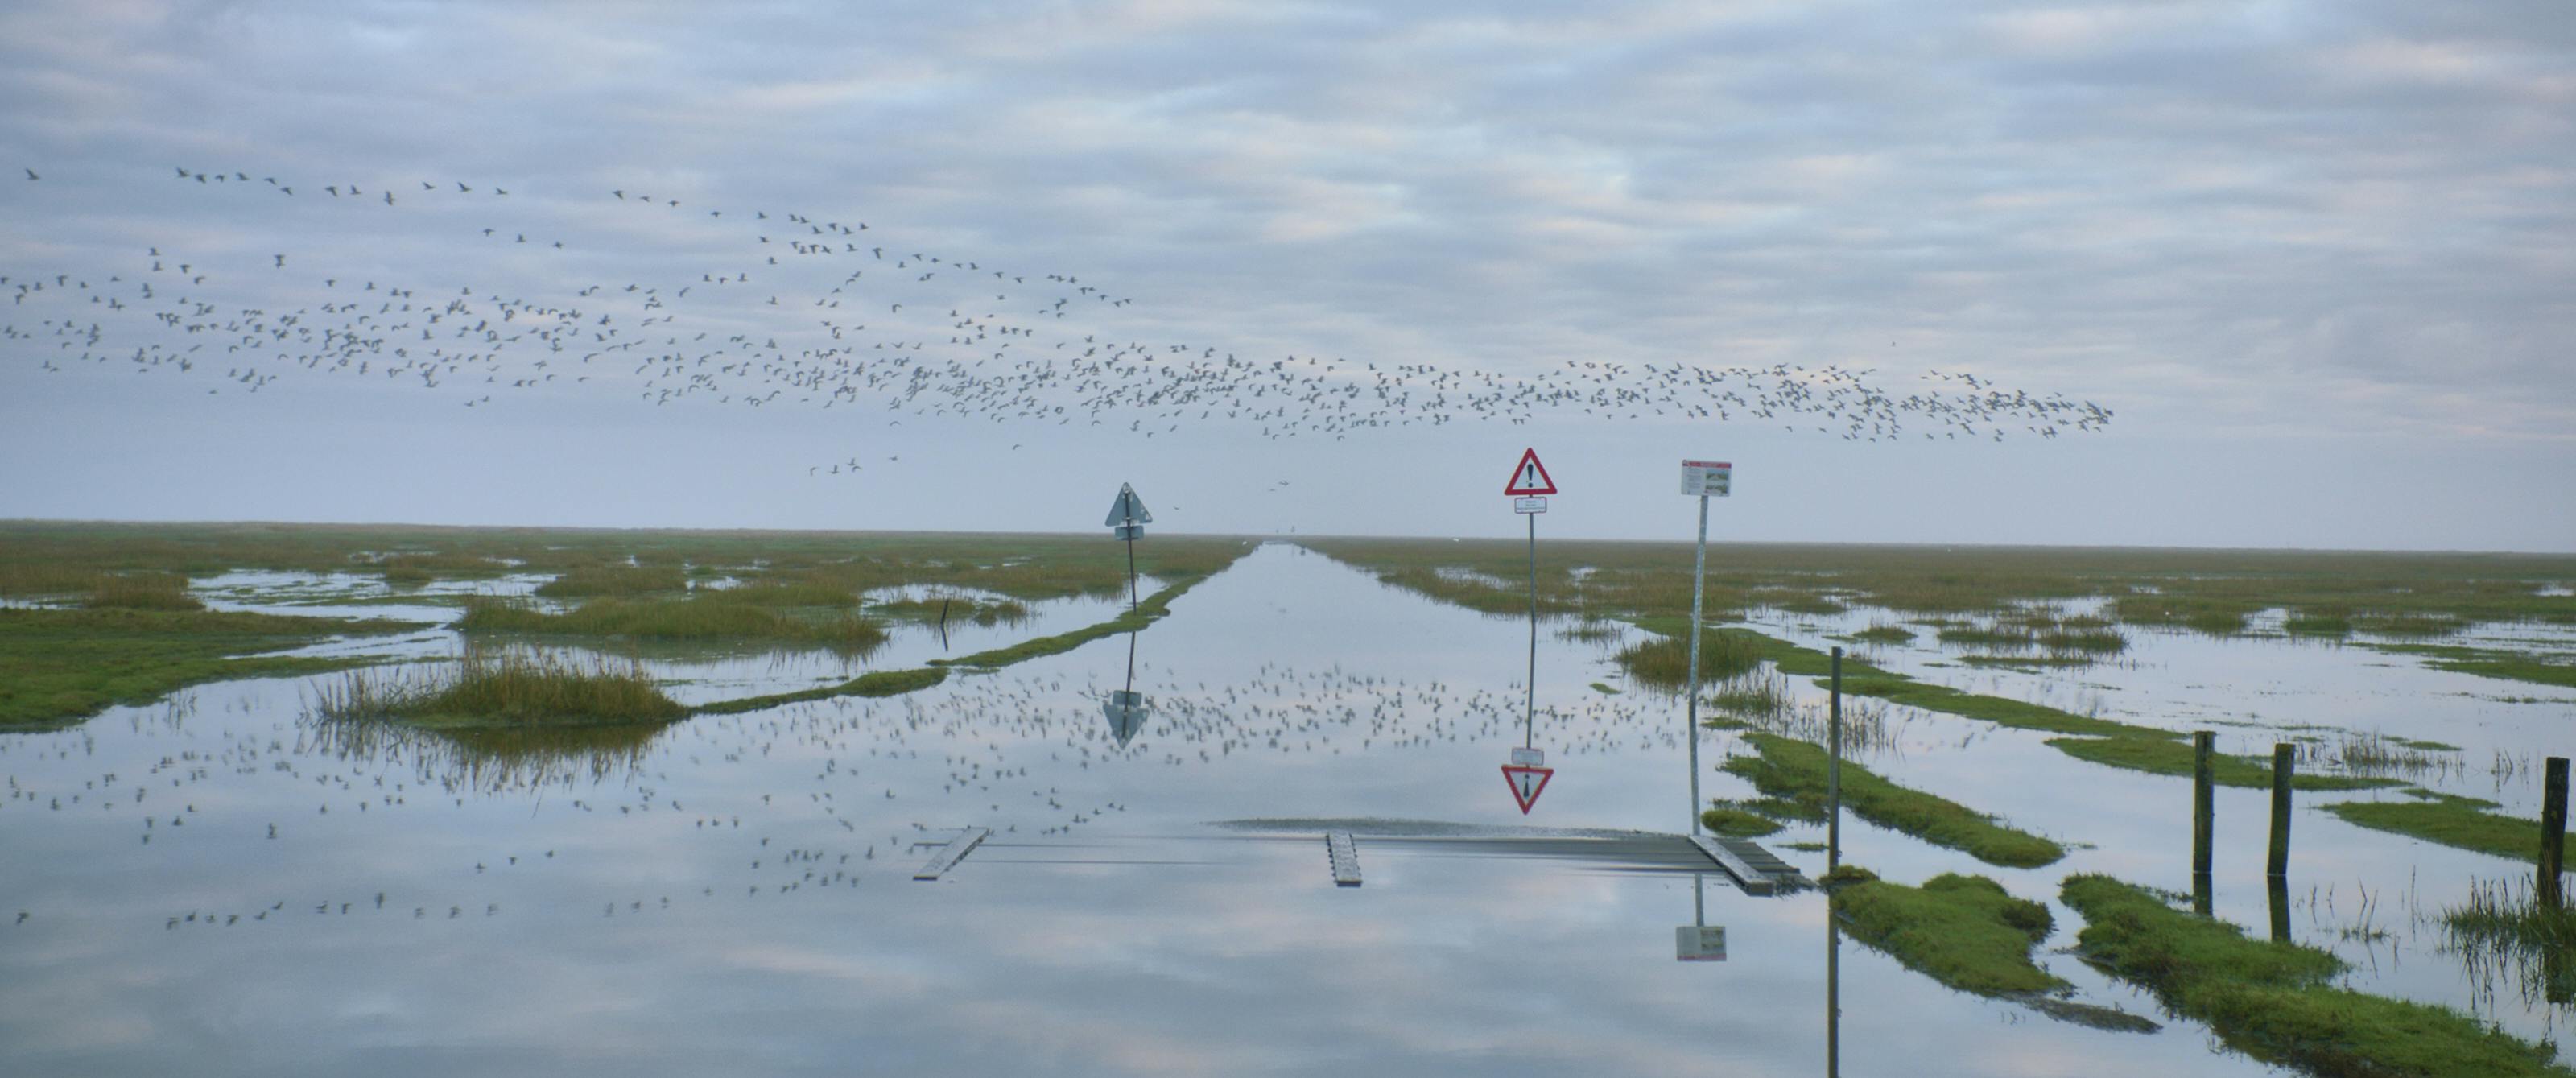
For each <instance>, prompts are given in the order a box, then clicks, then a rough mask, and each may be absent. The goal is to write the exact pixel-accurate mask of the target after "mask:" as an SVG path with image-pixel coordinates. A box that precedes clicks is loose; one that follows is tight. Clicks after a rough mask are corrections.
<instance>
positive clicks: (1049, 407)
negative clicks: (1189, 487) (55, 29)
mask: <svg viewBox="0 0 2576 1078" xmlns="http://www.w3.org/2000/svg"><path fill="white" fill-rule="evenodd" d="M167 179H168V181H169V182H170V183H172V184H175V185H177V186H178V187H179V188H180V190H179V191H178V192H177V193H176V197H177V198H178V199H180V200H197V202H198V204H200V205H201V206H202V214H203V216H204V217H205V218H206V219H207V220H209V221H212V222H221V223H223V224H224V225H225V226H227V229H229V230H230V231H231V232H232V233H233V234H234V235H236V236H238V235H239V234H241V233H245V232H247V233H250V234H254V235H260V234H265V233H261V232H260V231H259V228H258V226H259V225H260V224H261V223H263V222H267V223H274V224H275V225H276V233H277V235H278V236H280V237H284V236H291V235H303V234H310V232H311V231H312V226H313V225H316V224H318V225H320V226H322V227H324V228H327V229H328V230H329V231H330V232H331V233H332V234H334V235H336V236H341V237H344V238H347V239H352V240H362V241H364V242H363V243H341V244H334V245H331V246H327V247H319V248H315V249H310V250H304V251H296V250H284V249H280V248H284V247H286V246H287V244H288V243H289V241H288V240H287V239H284V238H279V239H276V240H275V241H274V245H273V246H270V247H267V248H261V249H250V248H245V247H244V246H243V243H244V242H248V241H240V240H235V241H232V242H225V243H217V242H214V241H211V240H207V239H203V238H196V239H191V240H182V239H179V238H176V237H174V238H171V239H169V240H168V241H166V242H163V243H159V244H144V245H139V246H138V247H137V248H136V249H134V250H132V251H130V252H126V253H124V254H123V255H110V256H109V257H110V258H111V259H116V260H118V261H116V262H115V263H114V264H109V265H99V264H92V263H84V264H82V265H80V266H77V267H74V266H44V265H24V264H22V265H16V266H8V267H0V294H6V295H7V296H8V298H9V301H10V302H9V309H8V310H7V311H6V312H0V317H5V318H7V319H8V320H7V321H6V322H5V323H0V342H5V347H6V348H7V349H8V351H9V352H11V353H14V354H15V355H16V356H18V357H22V358H24V359H26V360H30V361H33V362H35V363H36V364H38V365H39V366H40V367H41V368H42V369H44V370H47V371H67V370H70V369H72V368H75V367H79V366H86V367H88V368H90V369H97V370H119V371H125V370H130V371H134V372H138V373H155V374H164V375H184V376H188V377H193V378H200V379H205V380H206V382H207V383H208V384H207V386H206V389H207V392H208V393H209V394H220V393H223V392H227V391H232V392H258V391H260V390H261V389H263V388H265V387H269V386H272V385H275V384H277V383H278V382H279V380H281V379H285V378H298V377H302V378H310V377H318V376H325V375H328V376H336V377H345V378H352V379H362V380H372V381H375V382H379V383H382V384H384V385H387V386H391V387H409V388H412V389H416V390H423V391H435V392H441V393H445V394H448V395H450V398H451V399H454V400H455V401H457V403H460V404H462V405H464V406H467V407H485V406H493V405H494V404H495V402H496V401H498V400H507V399H508V398H510V397H513V396H525V397H546V396H549V395H550V394H555V393H562V392H566V391H583V392H599V393H614V394H623V395H626V396H628V397H629V398H630V399H633V400H635V401H637V402H639V403H640V404H642V405H648V406H656V407H668V406H672V405H683V404H704V405H718V406H729V407H747V408H764V407H781V406H802V407H807V408H813V409H822V410H835V409H852V410H858V411H860V412H861V413H862V416H861V417H860V418H856V419H854V420H853V422H854V423H857V424H858V425H859V429H860V430H862V431H867V430H875V431H882V430H883V429H884V428H887V427H891V426H892V425H894V424H898V423H900V422H901V420H900V418H898V417H899V416H902V415H927V416H951V417H963V418H969V419H974V420H978V421H990V422H992V423H996V424H1005V425H1014V429H1015V430H1016V429H1017V427H1018V426H1031V425H1073V424H1080V425H1083V426H1086V427H1106V428H1111V429H1114V430H1122V431H1127V432H1131V433H1135V434H1139V435H1144V436H1149V437H1150V436H1153V435H1157V434H1168V433H1172V432H1175V431H1178V430H1180V429H1182V428H1183V427H1184V426H1190V425H1210V424H1220V425H1225V426H1229V427H1233V428H1237V429H1241V430H1246V431H1252V430H1257V431H1258V432H1259V433H1260V434H1261V435H1263V436H1265V437H1268V438H1273V439H1279V438H1295V437H1301V436H1332V437H1336V438H1341V437H1348V436H1350V435H1353V434H1355V433H1360V432H1365V431H1369V430H1373V429H1383V428H1396V427H1407V426H1439V425H1444V424H1449V423H1453V422H1460V421H1466V420H1479V421H1489V422H1497V421H1498V422H1508V423H1516V424H1517V423H1527V422H1530V421H1533V420H1537V419H1541V418H1547V417H1555V416H1568V415H1572V416H1590V417H1596V418H1602V419H1614V420H1622V421H1627V420H1641V419H1648V418H1652V417H1658V416H1660V417H1665V418H1670V419H1681V420H1706V421H1715V422H1743V423H1777V424H1780V425H1781V426H1783V427H1785V428H1787V429H1790V430H1796V431H1814V432H1817V433H1823V434H1829V435H1838V436H1840V437H1843V438H1847V439H1851V440H1856V441H1862V440H1865V441H1893V440H1895V439H1897V438H1899V437H1900V436H1903V437H1908V438H1913V437H1920V438H1935V437H1942V438H1959V437H1991V438H1997V439H2000V438H2002V437H2004V436H2005V435H2006V434H2007V433H2008V432H2012V433H2029V434H2034V435H2038V436H2042V437H2054V436H2057V435H2058V434H2059V433H2061V432H2063V431H2080V430H2093V429H2098V428H2100V427H2101V426H2103V425H2104V424H2105V423H2107V422H2108V421H2109V419H2110V417H2111V413H2110V412H2109V410H2107V409H2104V408H2102V407H2100V406H2098V405H2095V404H2092V403H2089V402H2078V401H2071V400H2067V399H2065V398H2063V397H2060V396H2050V395H2034V394H2031V393H2029V392H2026V391H2021V390H2012V391H2007V390H2005V389H2003V388H2001V387H1998V386H1996V385H1993V384H1991V383H1990V382H1988V381H1987V380H1985V379H1983V378H1981V377H1980V376H1978V375H1976V374H1973V373H1961V372H1940V371H1934V372H1928V373H1925V374H1923V375H1921V376H1919V378H1920V380H1921V381H1922V382H1923V383H1924V384H1923V386H1922V387H1921V388H1918V389H1916V390H1914V391H1911V392H1902V393H1900V392H1897V391H1895V390H1890V389H1883V388H1880V387H1879V386H1878V385H1876V384H1875V383H1874V381H1873V379H1874V378H1875V376H1876V373H1877V372H1876V371H1875V370H1873V369H1847V368H1843V367H1839V366H1824V367H1819V368H1806V367H1799V366H1792V365H1786V364H1772V365H1764V366H1746V365H1719V364H1714V363H1712V364H1698V363H1652V362H1626V361H1620V360H1616V359H1610V360H1604V359H1598V358H1586V359H1567V360H1564V361H1563V362H1562V365H1561V366H1558V367H1556V368H1554V369H1549V370H1541V371H1537V372H1535V373H1520V374H1514V373H1503V372H1499V371H1493V370H1476V369H1460V368H1450V367H1443V366H1440V365H1437V364H1433V363H1428V362H1416V361H1410V360H1409V359H1405V358H1376V359H1342V358H1324V357H1321V356H1317V355H1311V354H1310V355H1294V354H1291V355H1283V356H1278V357H1255V356H1248V355H1243V354H1239V353H1237V352H1236V351H1235V350H1233V349H1231V348H1230V347H1228V346H1226V345H1223V344H1220V343H1212V342H1209V341H1191V342H1174V341H1154V340H1147V339H1144V337H1143V335H1141V334H1138V333H1136V332H1133V331H1125V332H1122V331H1121V330H1120V329H1118V328H1117V327H1118V325H1119V324H1120V321H1121V319H1122V318H1125V317H1127V316H1128V315H1129V312H1130V311H1131V305H1132V304H1134V303H1135V302H1136V300H1135V299H1134V298H1133V297H1130V296H1126V295H1113V294H1112V291H1111V290H1109V289H1106V288H1104V287H1102V286H1100V285H1099V284H1097V283H1096V282H1088V281H1086V280H1085V279H1084V278H1083V277H1082V276H1080V275H1079V274H1077V273H1073V272H1065V271H1043V270H1039V269H1034V268H1026V267H1022V266H1018V265H1005V264H1002V263H998V262H995V261H993V260H991V259H990V258H987V257H985V256H981V255H960V254H957V253H953V252H948V251H943V250H939V249H935V248H931V247H928V246H926V245H922V244H919V243H907V242H903V241H899V240H895V239H890V238H887V237H886V236H885V232H884V230H879V229H872V228H871V227H870V226H869V224H868V223H866V222H864V221H859V220H856V219H832V218H828V217H817V216H814V215H812V214H809V213H805V212H776V213H773V212H771V211H769V210H767V209H762V208H737V207H724V206H714V207H711V206H700V205H696V204H693V203H688V202H684V201H683V200H682V199H677V198H668V197H661V196H659V195H656V194H652V193H648V192H646V191H644V190H642V189H633V188H618V189H612V190H607V191H601V192H597V193H595V194H593V195H590V196H586V197H580V198H570V199H540V198H534V197H531V196H530V195H529V194H519V195H513V194H512V193H511V191H510V190H509V189H508V188H505V187H502V186H499V185H495V184H484V183H474V182H465V181H457V180H436V181H432V180H415V181H410V182H408V183H405V184H398V185H397V184H386V183H382V182H372V183H358V182H340V181H332V182H324V183H319V184H317V183H313V182H310V181H293V180H289V179H281V178H280V177H277V176H273V175H262V176H259V177H257V178H254V177H253V176H252V175H251V173H250V172H248V171H243V170H229V171H227V170H223V169H211V168H197V167H186V166H181V167H174V168H173V169H172V171H171V173H170V174H169V175H168V176H167ZM24 182H28V183H37V182H43V183H55V182H58V181H57V180H56V179H52V178H45V177H40V176H39V175H37V174H36V173H35V171H34V170H32V169H30V170H29V174H28V179H27V180H26V181H24ZM259 199H270V200H277V201H278V202H279V203H280V205H268V206H262V205H259V204H257V203H256V202H254V201H251V200H259ZM181 204H182V205H185V204H186V203H185V202H184V201H183V202H182V203H181ZM285 204H292V205H291V206H290V205H285ZM326 215H336V216H326ZM190 234H191V235H193V236H199V237H202V236H203V235H205V234H206V230H191V233H190ZM656 239H658V240H659V243H660V245H659V246H655V245H654V244H653V241H654V240H656ZM358 248H363V249H358ZM379 248H381V249H383V250H385V251H399V252H402V255H401V256H400V257H399V258H395V257H392V256H390V255H387V254H382V253H379V251H378V250H377V249H379ZM252 250H256V253H248V252H250V251H252ZM22 257H27V256H22ZM389 263H399V264H401V265H404V266H405V267H406V268H405V269H403V270H400V271H397V270H395V269H391V268H388V264H389ZM673 265H689V266H690V267H691V268H690V270H688V271H686V272H671V273H669V274H668V275H667V276H664V277H661V278H658V279H656V278H646V277H644V276H642V275H641V274H636V273H632V272H629V273H621V274H619V275H617V276H609V275H607V273H606V270H607V269H608V268H609V267H629V268H640V267H650V266H673ZM476 270H480V271H481V272H482V273H484V274H486V276H484V279H482V280H480V281H477V280H468V279H464V275H465V274H467V273H470V272H474V271H476ZM218 372H220V373H218ZM827 463H829V464H830V465H831V466H832V468H831V470H832V471H833V472H835V473H842V472H855V471H857V470H859V469H860V468H861V467H863V463H862V460H861V458H860V456H858V455H852V456H851V457H849V458H848V459H847V460H834V461H830V462H827ZM814 470H816V471H820V470H822V466H821V465H819V464H818V465H816V467H815V469H814Z"/></svg>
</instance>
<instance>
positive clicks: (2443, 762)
mask: <svg viewBox="0 0 2576 1078" xmlns="http://www.w3.org/2000/svg"><path fill="white" fill-rule="evenodd" d="M2430 744H2432V743H2431V742H2421V741H2409V740H2407V739H2404V738H2393V737H2390V736H2388V735H2386V734H2383V733H2376V732H2373V733H2357V732H2353V731H2349V730H2347V731H2344V732H2343V735H2342V736H2341V737H2340V738H2339V739H2338V740H2337V741H2336V742H2335V746H2334V762H2335V764H2336V765H2337V766H2339V767H2341V768H2342V769H2343V770H2344V772H2345V773H2346V774H2352V775H2398V776H2403V777H2406V778H2408V779H2414V780H2418V781H2420V780H2421V779H2422V778H2424V777H2426V776H2430V775H2441V774H2448V773H2452V772H2465V771H2466V766H2465V764H2464V763H2463V762H2462V760H2461V759H2460V755H2459V752H2458V751H2457V750H2452V751H2450V752H2447V753H2446V752H2442V751H2439V750H2436V749H2428V748H2427V747H2426V746H2427V745H2430Z"/></svg>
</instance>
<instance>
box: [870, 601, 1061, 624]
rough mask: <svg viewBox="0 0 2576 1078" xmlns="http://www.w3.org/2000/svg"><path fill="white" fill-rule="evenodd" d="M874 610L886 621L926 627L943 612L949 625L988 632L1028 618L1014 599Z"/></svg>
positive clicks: (919, 603)
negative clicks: (971, 626)
mask: <svg viewBox="0 0 2576 1078" xmlns="http://www.w3.org/2000/svg"><path fill="white" fill-rule="evenodd" d="M875 610H876V612H877V613H879V614H884V615H887V616H889V617H899V618H910V619H913V620H916V621H921V622H924V623H927V624H932V625H936V624H938V623H939V621H940V618H941V615H942V613H943V612H944V613H945V614H946V616H947V619H948V620H949V621H954V622H973V623H975V624H977V625H982V626H985V627H987V628H989V627H991V626H995V625H1019V624H1023V623H1025V622H1027V621H1028V620H1029V618H1030V617H1031V614H1030V613H1029V607H1028V604H1026V603H1023V602H1020V601H1019V600H1017V599H993V600H986V601H980V602H979V601H977V600H974V599H966V600H964V601H959V600H956V599H897V600H894V601H892V602H884V603H878V604H877V605H876V607H875Z"/></svg>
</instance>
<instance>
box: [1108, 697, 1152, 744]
mask: <svg viewBox="0 0 2576 1078" xmlns="http://www.w3.org/2000/svg"><path fill="white" fill-rule="evenodd" d="M1100 710H1101V711H1102V712H1103V713H1105V714H1107V715H1108V717H1109V732H1110V733H1112V734H1115V735H1117V737H1118V744H1119V745H1121V746H1122V747H1123V746H1125V745H1126V744H1127V743H1128V742H1130V741H1133V740H1135V739H1136V733H1137V731H1139V730H1142V729H1144V727H1145V694H1144V693H1140V692H1134V691H1130V690H1126V689H1113V690H1111V691H1110V693H1109V699H1107V700H1103V701H1101V703H1100Z"/></svg>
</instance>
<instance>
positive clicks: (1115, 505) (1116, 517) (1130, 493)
mask: <svg viewBox="0 0 2576 1078" xmlns="http://www.w3.org/2000/svg"><path fill="white" fill-rule="evenodd" d="M1153 522H1154V514H1152V513H1149V512H1146V511H1145V500H1144V499H1143V498H1139V497H1137V496H1136V488H1135V487H1133V486H1130V485H1128V484H1126V483H1120V484H1118V498H1117V500H1115V501H1112V502H1110V503H1109V519H1108V520H1105V521H1102V522H1101V523H1102V524H1104V525H1106V526H1107V527H1108V528H1109V534H1110V537H1111V538H1115V539H1122V540H1125V541H1126V543H1127V609H1129V610H1134V609H1136V540H1138V539H1142V538H1144V537H1145V525H1148V524H1151V523H1153Z"/></svg>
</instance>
